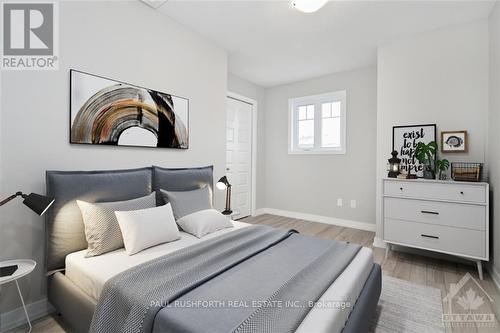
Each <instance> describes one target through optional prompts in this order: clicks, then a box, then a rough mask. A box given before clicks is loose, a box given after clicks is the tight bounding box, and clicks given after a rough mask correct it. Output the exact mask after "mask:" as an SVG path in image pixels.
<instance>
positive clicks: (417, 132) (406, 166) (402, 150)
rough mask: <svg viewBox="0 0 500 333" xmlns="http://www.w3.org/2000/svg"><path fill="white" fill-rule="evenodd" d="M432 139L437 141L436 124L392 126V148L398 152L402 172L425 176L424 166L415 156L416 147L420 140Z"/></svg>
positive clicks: (427, 140) (425, 141) (428, 140)
mask: <svg viewBox="0 0 500 333" xmlns="http://www.w3.org/2000/svg"><path fill="white" fill-rule="evenodd" d="M431 141H436V124H426V125H409V126H394V127H393V128H392V150H395V151H397V152H398V155H399V158H400V159H401V165H400V169H401V171H402V172H404V173H411V174H414V175H415V174H416V175H417V176H418V177H423V171H424V166H423V165H422V164H420V162H419V161H418V160H417V159H416V158H415V148H416V147H417V144H418V143H419V142H423V143H426V144H427V143H429V142H431ZM434 158H435V156H434Z"/></svg>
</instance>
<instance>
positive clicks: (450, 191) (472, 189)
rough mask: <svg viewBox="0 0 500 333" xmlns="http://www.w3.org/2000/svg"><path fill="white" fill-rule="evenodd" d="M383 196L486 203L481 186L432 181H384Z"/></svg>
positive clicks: (484, 191) (484, 192)
mask: <svg viewBox="0 0 500 333" xmlns="http://www.w3.org/2000/svg"><path fill="white" fill-rule="evenodd" d="M384 195H387V196H395V197H410V198H422V199H435V200H450V201H458V202H472V203H486V195H487V193H486V188H485V186H483V185H474V184H461V183H453V182H450V183H439V182H433V181H429V182H426V181H385V182H384Z"/></svg>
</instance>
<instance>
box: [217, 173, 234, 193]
mask: <svg viewBox="0 0 500 333" xmlns="http://www.w3.org/2000/svg"><path fill="white" fill-rule="evenodd" d="M215 186H216V187H217V188H218V189H219V190H225V189H226V188H227V187H228V186H231V184H229V181H228V180H227V177H226V176H223V177H221V179H219V181H218V182H217V184H215Z"/></svg>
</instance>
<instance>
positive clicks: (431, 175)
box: [424, 167, 436, 179]
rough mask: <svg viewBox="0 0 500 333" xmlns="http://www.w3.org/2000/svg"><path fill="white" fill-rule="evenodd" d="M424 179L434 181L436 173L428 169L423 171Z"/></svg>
mask: <svg viewBox="0 0 500 333" xmlns="http://www.w3.org/2000/svg"><path fill="white" fill-rule="evenodd" d="M424 179H436V173H435V172H434V170H432V169H431V168H430V167H425V169H424Z"/></svg>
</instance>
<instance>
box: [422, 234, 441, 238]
mask: <svg viewBox="0 0 500 333" xmlns="http://www.w3.org/2000/svg"><path fill="white" fill-rule="evenodd" d="M420 236H422V237H425V238H432V239H439V237H438V236H431V235H425V234H421V235H420Z"/></svg>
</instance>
